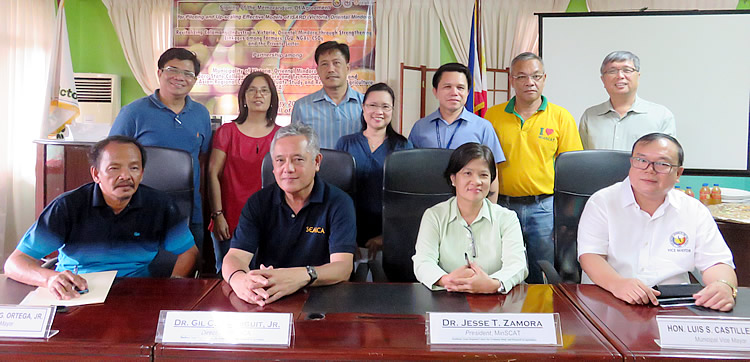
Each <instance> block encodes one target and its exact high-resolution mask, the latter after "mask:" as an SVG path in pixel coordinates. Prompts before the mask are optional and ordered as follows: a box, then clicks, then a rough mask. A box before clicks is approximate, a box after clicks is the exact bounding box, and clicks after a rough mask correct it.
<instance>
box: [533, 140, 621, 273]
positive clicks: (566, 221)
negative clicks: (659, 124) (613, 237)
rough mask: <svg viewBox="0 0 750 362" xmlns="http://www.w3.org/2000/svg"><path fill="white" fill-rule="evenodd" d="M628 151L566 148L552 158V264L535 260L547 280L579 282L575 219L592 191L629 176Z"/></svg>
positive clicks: (576, 221)
mask: <svg viewBox="0 0 750 362" xmlns="http://www.w3.org/2000/svg"><path fill="white" fill-rule="evenodd" d="M629 170H630V153H629V152H624V151H613V150H585V151H573V152H566V153H563V154H561V155H560V156H558V157H557V160H556V161H555V194H554V195H555V199H554V211H553V212H554V218H555V221H554V242H555V266H554V267H553V266H552V264H550V263H549V262H548V261H545V260H540V261H538V263H539V266H540V267H541V268H542V273H543V274H544V276H545V278H546V281H547V282H548V283H550V284H558V283H580V281H581V266H580V265H579V264H578V245H577V240H578V221H579V220H580V218H581V213H582V212H583V207H584V206H585V205H586V201H588V199H589V197H590V196H591V195H592V194H594V192H596V191H598V190H600V189H602V188H605V187H607V186H610V185H612V184H614V183H616V182H620V181H622V180H624V179H625V177H627V176H628V171H629Z"/></svg>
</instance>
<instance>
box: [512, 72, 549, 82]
mask: <svg viewBox="0 0 750 362" xmlns="http://www.w3.org/2000/svg"><path fill="white" fill-rule="evenodd" d="M511 77H512V78H513V80H522V81H527V80H529V78H531V79H532V80H533V81H535V82H538V81H540V80H542V78H544V73H542V74H532V75H526V74H518V75H512V76H511Z"/></svg>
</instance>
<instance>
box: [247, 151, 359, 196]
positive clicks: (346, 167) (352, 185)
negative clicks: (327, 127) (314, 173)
mask: <svg viewBox="0 0 750 362" xmlns="http://www.w3.org/2000/svg"><path fill="white" fill-rule="evenodd" d="M320 153H321V154H322V155H323V160H321V161H320V171H318V175H320V177H321V178H322V179H323V180H324V181H325V182H328V183H329V184H331V185H333V186H336V187H338V188H340V189H341V190H343V191H344V192H346V193H347V194H349V196H351V197H352V199H353V198H354V193H355V192H356V191H357V190H356V184H357V182H356V181H357V177H356V174H355V170H356V168H355V167H356V165H355V164H354V157H352V155H350V154H349V153H347V152H342V151H337V150H330V149H327V148H321V149H320ZM271 161H272V160H271V153H270V152H269V153H267V154H266V156H265V157H264V158H263V165H262V166H261V180H262V183H263V187H266V186H268V185H271V184H274V183H276V179H275V178H274V176H273V162H271Z"/></svg>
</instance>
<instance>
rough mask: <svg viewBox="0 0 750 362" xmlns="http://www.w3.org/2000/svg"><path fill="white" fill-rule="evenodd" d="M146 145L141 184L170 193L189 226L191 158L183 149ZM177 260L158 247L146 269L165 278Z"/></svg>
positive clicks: (171, 254) (191, 200) (154, 275)
mask: <svg viewBox="0 0 750 362" xmlns="http://www.w3.org/2000/svg"><path fill="white" fill-rule="evenodd" d="M145 148H146V166H145V167H144V169H143V179H142V180H141V185H147V186H150V187H153V188H155V189H157V190H160V191H163V192H166V193H167V194H168V195H169V196H171V197H172V199H173V200H174V201H175V203H176V204H177V208H178V209H179V210H180V213H182V215H183V216H185V217H186V218H185V220H187V223H188V226H189V225H190V217H191V215H192V211H193V187H194V186H193V158H192V157H191V156H190V153H189V152H187V151H183V150H176V149H172V148H165V147H157V146H145ZM197 242H198V241H197V240H196V243H197ZM176 261H177V255H175V254H173V253H170V252H168V251H166V250H164V249H162V248H159V252H158V253H157V254H156V257H155V258H154V260H153V261H151V264H149V266H148V269H149V272H151V276H152V277H157V278H168V277H170V276H171V275H172V269H173V268H174V264H175V262H176Z"/></svg>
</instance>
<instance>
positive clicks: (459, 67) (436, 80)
mask: <svg viewBox="0 0 750 362" xmlns="http://www.w3.org/2000/svg"><path fill="white" fill-rule="evenodd" d="M445 72H457V73H463V74H464V75H465V76H466V82H467V83H469V88H471V86H472V83H471V80H472V79H471V72H469V68H467V67H466V66H465V65H463V64H461V63H445V64H443V65H441V66H440V68H438V70H437V71H436V72H435V75H433V76H432V88H435V89H437V87H438V84H440V78H442V77H443V73H445Z"/></svg>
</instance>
